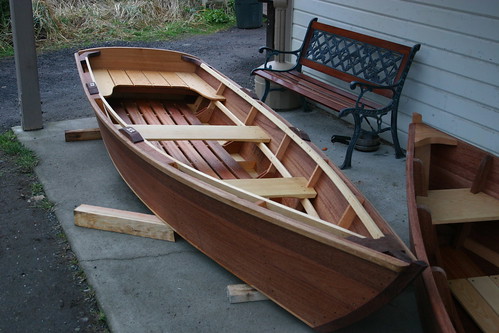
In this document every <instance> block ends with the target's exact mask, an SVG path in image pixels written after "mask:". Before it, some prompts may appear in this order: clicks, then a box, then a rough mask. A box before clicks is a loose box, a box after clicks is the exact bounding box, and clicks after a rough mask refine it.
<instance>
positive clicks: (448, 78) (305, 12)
mask: <svg viewBox="0 0 499 333" xmlns="http://www.w3.org/2000/svg"><path fill="white" fill-rule="evenodd" d="M313 17H318V18H319V21H320V22H324V23H327V24H331V25H334V26H338V27H341V28H345V29H350V30H353V31H357V32H361V33H364V34H369V35H373V36H375V37H380V38H383V39H387V40H390V41H394V42H397V43H401V44H405V45H411V46H412V45H414V44H416V43H420V44H421V50H420V51H419V52H418V53H417V54H416V58H415V62H414V63H413V65H412V67H411V70H410V72H409V75H408V79H407V81H406V84H405V86H404V91H403V96H402V98H401V101H400V107H399V112H400V113H399V136H400V139H401V144H402V146H405V143H406V142H407V128H408V124H409V123H410V121H411V116H410V115H411V114H412V113H413V112H419V113H421V114H422V115H423V120H424V121H425V122H427V123H429V124H431V125H433V126H434V127H436V128H439V129H442V130H444V131H446V132H449V133H452V134H453V135H456V136H457V137H460V138H462V139H464V140H466V141H468V142H471V143H473V144H475V145H478V146H480V147H482V148H484V149H486V150H488V151H491V152H493V153H495V154H496V155H499V131H498V130H499V1H497V0H477V1H469V0H418V1H403V0H294V1H292V22H293V24H292V27H293V28H292V46H293V47H294V48H298V47H299V46H300V45H301V41H302V39H303V36H304V34H305V30H306V28H307V25H308V22H309V21H310V19H312V18H313ZM387 118H388V117H387ZM385 138H389V137H388V136H385Z"/></svg>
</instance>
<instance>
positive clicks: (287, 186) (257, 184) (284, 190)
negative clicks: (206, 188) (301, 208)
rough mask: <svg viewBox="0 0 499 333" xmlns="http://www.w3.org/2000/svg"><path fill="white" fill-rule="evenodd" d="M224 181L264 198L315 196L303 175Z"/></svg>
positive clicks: (315, 193)
mask: <svg viewBox="0 0 499 333" xmlns="http://www.w3.org/2000/svg"><path fill="white" fill-rule="evenodd" d="M226 183H228V184H231V185H234V186H237V187H239V188H241V189H243V190H246V191H248V192H251V193H254V194H257V195H261V196H263V197H266V198H299V199H305V198H308V199H311V198H315V197H316V196H317V192H316V191H315V190H314V189H313V188H312V187H307V179H306V178H304V177H291V178H256V179H234V180H226Z"/></svg>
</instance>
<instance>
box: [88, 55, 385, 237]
mask: <svg viewBox="0 0 499 333" xmlns="http://www.w3.org/2000/svg"><path fill="white" fill-rule="evenodd" d="M98 58H99V57H96V58H95V59H98ZM92 59H94V58H92ZM92 61H93V60H92ZM190 65H192V64H190ZM87 66H88V67H90V66H91V62H88V60H87ZM182 66H184V65H182ZM180 67H181V66H180ZM122 68H123V67H122ZM193 68H194V69H193ZM178 70H179V71H178V72H171V71H158V70H137V69H133V70H127V69H109V68H100V66H99V62H97V65H95V68H92V75H93V76H94V78H93V79H94V80H95V82H96V83H97V86H98V88H99V94H100V96H102V97H103V98H102V99H96V102H97V104H98V105H99V107H100V108H101V109H102V112H103V113H105V114H106V116H107V117H108V118H109V119H111V121H112V122H113V123H114V124H115V125H116V126H117V127H133V128H134V129H135V130H136V131H138V132H139V133H140V135H141V136H142V138H143V139H145V140H146V141H148V142H149V143H150V144H152V145H153V146H154V147H155V148H156V149H157V150H158V151H160V152H162V153H164V154H167V155H168V156H169V157H172V158H173V159H174V160H175V161H177V163H176V164H175V166H176V167H177V168H179V169H181V170H182V171H186V172H190V171H189V170H191V169H195V170H197V171H200V172H201V173H202V174H204V175H207V176H209V177H211V178H214V179H217V180H221V181H223V183H224V184H228V185H229V187H230V186H233V187H234V188H237V189H242V190H243V191H247V192H249V193H251V194H256V195H257V196H259V197H263V198H264V200H260V201H259V203H258V204H260V205H262V206H265V207H267V208H270V209H273V210H276V211H279V212H281V213H285V214H288V215H290V216H293V217H294V218H296V217H297V216H298V217H299V218H300V219H302V220H303V221H306V222H307V223H312V224H313V225H314V226H317V227H319V228H321V229H324V230H328V231H331V232H333V233H334V234H337V235H340V236H342V237H348V236H357V237H359V238H364V237H368V238H381V237H383V236H384V235H385V233H386V232H387V230H381V228H380V226H378V224H377V223H376V222H375V221H374V220H373V219H372V217H371V215H372V214H377V213H376V212H370V213H369V214H368V213H366V212H365V207H364V199H363V196H362V195H361V194H360V193H357V192H356V193H353V192H352V191H356V190H352V189H351V188H350V187H348V186H347V185H346V184H345V183H344V182H343V180H342V179H341V178H340V177H339V176H338V175H333V177H331V174H330V171H327V172H325V171H324V170H326V169H328V170H330V169H331V168H330V166H331V165H330V163H331V162H329V161H326V160H325V159H324V157H320V156H321V155H317V156H319V157H318V158H315V159H314V158H311V157H310V154H309V153H307V152H306V150H307V149H309V148H308V147H309V146H308V145H307V148H305V149H304V148H303V143H301V142H302V141H301V140H302V139H303V140H306V139H307V137H306V135H304V134H303V132H301V131H300V130H290V128H289V127H288V125H287V124H286V125H285V126H278V125H276V123H275V121H274V119H271V118H272V117H274V116H272V115H271V116H269V115H268V114H269V113H270V109H268V107H267V106H265V105H264V104H263V103H260V102H258V101H257V100H256V99H253V98H252V97H250V96H249V95H248V94H247V93H246V92H243V93H241V92H240V91H241V89H242V88H240V87H239V86H237V85H236V84H234V83H233V82H232V81H229V80H227V79H226V78H225V77H223V76H222V75H220V74H219V73H218V72H215V71H214V70H213V69H211V68H210V67H209V66H207V65H205V64H201V66H195V67H186V68H179V69H178ZM282 121H283V120H282V119H279V122H280V123H282ZM206 125H210V126H206ZM284 127H285V128H284ZM297 138H298V139H297ZM232 189H233V188H232V187H230V188H229V189H228V190H232ZM236 192H237V193H238V195H239V194H240V193H239V192H240V191H239V192H238V191H236ZM254 201H255V200H254ZM274 203H278V204H279V205H274ZM282 206H285V207H286V209H284V210H283V209H282ZM296 212H298V213H299V214H298V215H297V214H296ZM388 232H390V231H388Z"/></svg>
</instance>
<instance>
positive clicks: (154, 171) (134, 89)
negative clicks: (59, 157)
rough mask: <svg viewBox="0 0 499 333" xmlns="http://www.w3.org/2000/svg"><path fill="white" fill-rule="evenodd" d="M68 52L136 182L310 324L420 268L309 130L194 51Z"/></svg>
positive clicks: (375, 300) (166, 216) (355, 312)
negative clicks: (292, 123)
mask: <svg viewBox="0 0 499 333" xmlns="http://www.w3.org/2000/svg"><path fill="white" fill-rule="evenodd" d="M75 56H76V62H77V66H78V70H79V72H80V76H81V80H82V83H83V85H84V87H85V92H86V94H87V96H88V98H89V100H90V103H91V104H92V106H93V108H94V110H95V114H96V117H97V119H98V122H99V126H100V131H101V134H102V137H103V140H104V143H105V145H106V147H107V150H108V152H109V155H110V156H111V159H112V160H113V162H114V164H115V166H116V168H117V169H118V171H119V172H120V174H121V176H122V177H123V179H124V180H125V181H126V183H127V184H128V185H129V186H130V188H131V189H132V190H133V191H134V192H135V193H136V195H137V196H138V197H139V198H140V199H141V200H142V201H143V202H144V203H145V204H146V205H147V206H148V207H149V208H150V209H151V211H152V212H154V213H155V214H156V215H157V216H158V217H159V218H160V219H162V220H163V221H165V222H166V223H168V224H169V225H170V226H172V227H173V228H174V230H175V231H176V232H177V233H178V234H179V235H180V236H182V237H183V238H184V239H186V240H187V241H189V242H190V243H191V244H192V245H194V246H195V247H196V248H198V249H199V250H201V251H202V252H204V253H205V254H206V255H208V256H209V257H210V258H212V259H213V260H215V261H216V262H218V263H219V264H220V265H222V266H223V267H225V268H226V269H227V270H229V271H230V272H232V273H233V274H235V275H236V276H238V277H239V278H241V279H242V280H243V281H245V282H246V283H248V284H249V285H252V286H254V287H255V288H257V289H258V290H259V291H261V292H262V293H264V294H265V295H267V296H268V297H269V298H270V299H272V300H273V301H275V302H276V303H278V304H279V305H281V306H282V307H283V308H285V309H286V310H288V311H289V312H291V313H292V314H294V315H295V316H296V317H298V318H299V319H301V320H303V321H304V322H305V323H307V324H308V325H310V326H311V327H313V328H315V329H317V330H319V331H324V332H326V331H331V330H333V329H336V328H340V327H343V326H345V325H348V324H350V323H352V322H354V321H357V320H359V319H360V318H362V317H364V316H366V315H367V314H369V313H371V312H372V311H374V310H376V309H378V308H380V307H381V306H382V305H383V304H385V303H387V302H388V301H389V300H390V299H392V298H393V297H394V296H395V295H397V294H398V293H400V291H401V290H402V289H403V288H404V287H406V286H407V285H408V284H409V283H410V281H412V280H413V278H414V277H415V276H416V275H417V274H418V273H419V272H420V271H421V270H422V267H423V266H424V265H422V264H421V263H419V262H416V260H415V257H414V256H413V255H412V253H411V252H410V251H409V250H408V248H406V247H405V245H404V244H403V242H402V241H401V240H400V239H399V238H398V237H397V236H396V235H394V233H393V231H392V229H391V228H390V227H389V226H388V225H387V223H386V222H385V221H384V220H383V219H382V217H381V216H380V214H379V213H378V212H377V211H376V210H375V209H374V207H373V206H372V205H371V204H370V203H369V202H368V201H367V200H366V199H365V198H364V197H363V195H362V194H361V193H360V192H359V191H358V190H357V189H356V188H355V187H354V186H353V185H352V184H351V182H349V181H348V179H347V178H346V177H345V176H344V175H343V174H342V173H341V172H340V171H339V169H338V168H337V167H336V166H334V165H332V163H330V162H329V161H328V160H326V158H325V156H324V155H322V154H321V152H320V150H318V149H317V148H316V147H314V146H313V145H311V144H310V143H307V142H306V141H305V139H306V137H305V135H304V134H303V132H301V131H299V130H296V129H295V130H293V129H292V127H290V126H289V124H287V123H286V121H285V120H283V119H282V118H281V117H280V116H278V115H277V114H276V113H275V112H273V111H272V110H271V109H269V108H268V107H267V106H265V105H264V104H263V103H260V102H259V101H257V100H256V99H254V98H252V97H250V96H249V95H248V94H247V93H246V92H245V91H243V90H242V89H241V87H240V86H238V85H237V84H236V83H234V82H233V81H231V80H230V79H228V78H227V77H225V76H224V75H222V74H221V73H219V72H218V71H216V70H215V69H213V68H211V67H210V66H208V65H207V64H206V63H204V62H203V61H201V60H200V59H198V58H196V57H194V56H191V55H188V54H183V53H179V52H174V51H166V50H157V49H139V48H98V49H89V50H83V51H80V52H78V53H77V54H76V55H75ZM304 138H305V139H304Z"/></svg>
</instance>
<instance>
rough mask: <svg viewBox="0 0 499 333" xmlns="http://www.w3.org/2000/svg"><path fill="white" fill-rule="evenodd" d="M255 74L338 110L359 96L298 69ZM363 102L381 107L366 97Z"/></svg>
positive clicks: (353, 102) (374, 106)
mask: <svg viewBox="0 0 499 333" xmlns="http://www.w3.org/2000/svg"><path fill="white" fill-rule="evenodd" d="M255 74H257V75H259V76H261V77H263V78H265V79H268V80H271V81H273V82H275V83H277V84H279V85H281V86H283V87H286V88H288V89H292V90H293V91H295V92H297V93H299V94H300V95H302V96H304V97H307V98H310V99H312V100H314V101H316V102H318V103H321V104H323V105H325V106H327V107H330V108H332V109H333V110H336V111H340V110H342V109H344V108H347V107H352V106H354V105H355V101H356V100H357V96H355V95H354V94H352V93H350V92H348V91H345V90H342V89H339V88H337V87H334V86H331V85H327V84H326V83H324V82H322V81H319V80H317V79H315V78H312V77H310V76H306V75H305V74H303V73H300V72H297V71H291V72H278V73H275V72H266V71H257V72H255ZM363 102H364V103H365V104H366V106H368V107H370V108H379V107H380V106H381V105H380V104H377V103H375V102H373V101H370V100H366V99H364V100H363Z"/></svg>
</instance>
